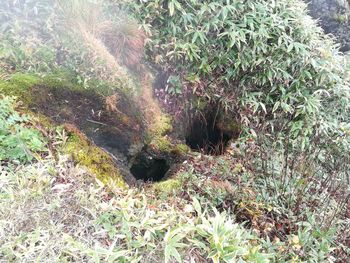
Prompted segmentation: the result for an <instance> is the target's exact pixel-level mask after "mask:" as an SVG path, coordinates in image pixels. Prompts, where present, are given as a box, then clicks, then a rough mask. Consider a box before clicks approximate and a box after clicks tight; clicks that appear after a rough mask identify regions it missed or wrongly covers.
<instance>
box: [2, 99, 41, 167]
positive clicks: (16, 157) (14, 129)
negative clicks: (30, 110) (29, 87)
mask: <svg viewBox="0 0 350 263" xmlns="http://www.w3.org/2000/svg"><path fill="white" fill-rule="evenodd" d="M15 105H16V104H15V99H14V98H12V97H3V98H1V99H0V146H1V147H0V161H20V162H28V161H31V160H32V159H33V158H34V157H35V155H34V154H35V152H40V151H44V150H45V144H46V143H45V141H44V139H43V137H42V136H41V134H40V133H39V132H38V131H37V130H35V129H33V128H30V127H26V125H27V124H28V123H29V121H30V119H29V117H27V116H25V115H20V114H19V113H18V112H17V111H16V110H15Z"/></svg>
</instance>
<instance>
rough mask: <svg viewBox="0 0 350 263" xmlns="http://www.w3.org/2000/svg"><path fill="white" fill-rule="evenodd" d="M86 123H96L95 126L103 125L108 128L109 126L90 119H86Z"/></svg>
mask: <svg viewBox="0 0 350 263" xmlns="http://www.w3.org/2000/svg"><path fill="white" fill-rule="evenodd" d="M86 121H88V122H91V123H95V124H99V125H103V126H108V125H107V124H105V123H102V122H98V121H93V120H90V119H86Z"/></svg>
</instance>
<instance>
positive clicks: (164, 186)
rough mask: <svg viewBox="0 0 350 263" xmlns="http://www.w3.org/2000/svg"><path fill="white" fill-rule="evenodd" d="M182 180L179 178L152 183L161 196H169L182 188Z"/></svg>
mask: <svg viewBox="0 0 350 263" xmlns="http://www.w3.org/2000/svg"><path fill="white" fill-rule="evenodd" d="M181 185H182V183H181V181H180V180H179V179H169V180H167V181H164V182H159V183H155V184H153V185H152V188H153V190H154V191H155V193H156V194H157V196H160V197H167V196H169V195H173V194H176V193H177V192H178V191H180V190H181Z"/></svg>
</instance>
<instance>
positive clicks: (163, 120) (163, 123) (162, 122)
mask: <svg viewBox="0 0 350 263" xmlns="http://www.w3.org/2000/svg"><path fill="white" fill-rule="evenodd" d="M172 130H173V126H172V125H171V117H170V116H169V115H165V114H164V115H161V116H158V119H157V120H156V121H155V122H154V123H153V124H152V127H151V128H150V131H149V133H150V136H151V137H161V136H164V135H166V134H167V133H169V132H171V131H172Z"/></svg>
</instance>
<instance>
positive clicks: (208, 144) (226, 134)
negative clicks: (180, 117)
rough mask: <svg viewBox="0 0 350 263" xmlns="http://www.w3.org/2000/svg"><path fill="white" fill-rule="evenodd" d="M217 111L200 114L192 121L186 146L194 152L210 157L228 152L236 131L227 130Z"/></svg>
mask: <svg viewBox="0 0 350 263" xmlns="http://www.w3.org/2000/svg"><path fill="white" fill-rule="evenodd" d="M220 119H221V117H220V114H218V112H217V109H213V110H209V111H207V112H206V113H204V114H200V115H198V116H196V117H194V118H193V120H191V121H190V125H189V128H188V131H187V136H186V144H187V145H188V146H190V147H191V149H192V150H195V151H200V152H203V153H205V154H210V155H220V154H223V153H224V152H225V150H226V147H227V145H228V142H229V140H231V139H232V138H233V137H235V135H234V133H235V131H233V130H230V129H227V127H225V126H229V125H226V124H225V123H224V122H223V121H221V120H220Z"/></svg>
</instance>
